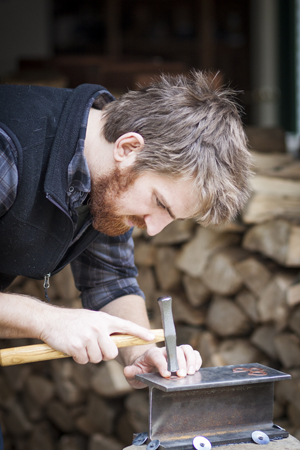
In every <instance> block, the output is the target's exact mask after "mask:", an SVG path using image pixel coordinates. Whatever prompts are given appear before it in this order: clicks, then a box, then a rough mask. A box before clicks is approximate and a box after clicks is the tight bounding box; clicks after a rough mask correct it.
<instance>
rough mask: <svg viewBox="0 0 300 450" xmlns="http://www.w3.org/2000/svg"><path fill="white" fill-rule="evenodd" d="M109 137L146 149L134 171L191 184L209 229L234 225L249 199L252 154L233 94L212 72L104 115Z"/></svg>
mask: <svg viewBox="0 0 300 450" xmlns="http://www.w3.org/2000/svg"><path fill="white" fill-rule="evenodd" d="M103 111H104V114H105V117H106V122H105V125H104V130H103V131H104V137H105V139H106V140H107V141H108V142H111V143H112V142H115V141H116V140H117V139H118V138H119V137H120V136H121V135H123V134H125V133H128V132H136V133H139V134H140V135H141V136H142V137H143V139H144V142H145V145H144V147H143V149H142V150H141V151H140V152H138V153H137V157H136V161H135V164H134V167H133V170H134V171H135V172H136V173H138V174H141V173H143V172H146V171H148V172H154V173H156V174H161V175H165V176H171V177H178V178H181V179H187V180H193V181H194V189H196V192H197V193H198V198H199V203H198V205H197V211H196V212H195V215H194V217H195V218H196V220H197V222H198V223H201V224H202V225H204V226H207V225H217V224H221V223H225V222H227V221H228V220H232V219H233V218H234V217H235V216H236V215H237V213H238V212H239V211H240V210H241V209H242V207H243V206H244V204H245V202H246V200H247V198H248V196H249V191H250V189H249V178H250V174H251V171H250V153H249V151H248V149H247V140H246V135H245V132H244V130H243V126H242V122H241V118H240V111H239V107H238V106H237V103H236V101H235V93H234V92H233V91H232V90H230V89H227V88H216V86H215V83H214V80H213V77H212V76H211V74H209V73H203V72H200V71H193V72H192V73H191V74H190V76H184V75H178V76H169V75H162V76H160V77H159V79H158V80H157V81H155V82H153V84H151V85H150V86H148V87H141V88H140V89H138V90H136V91H129V92H128V93H125V94H124V95H122V96H121V97H120V98H118V99H116V100H115V101H113V102H111V103H109V104H108V105H107V106H106V107H105V108H104V110H103Z"/></svg>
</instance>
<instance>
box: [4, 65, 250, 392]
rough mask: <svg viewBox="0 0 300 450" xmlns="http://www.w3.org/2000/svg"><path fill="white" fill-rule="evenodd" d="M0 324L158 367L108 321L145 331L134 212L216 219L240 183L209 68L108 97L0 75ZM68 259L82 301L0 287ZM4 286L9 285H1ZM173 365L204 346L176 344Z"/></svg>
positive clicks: (228, 114)
mask: <svg viewBox="0 0 300 450" xmlns="http://www.w3.org/2000/svg"><path fill="white" fill-rule="evenodd" d="M0 102H1V103H0V106H1V107H0V180H1V183H0V249H1V250H0V251H1V258H0V284H1V291H2V292H1V293H0V337H2V338H17V337H29V338H39V339H42V340H43V341H44V342H46V343H48V344H49V345H50V346H51V347H53V348H55V349H57V350H60V351H62V352H64V353H67V354H69V355H70V356H72V357H73V358H74V360H75V361H77V362H78V363H80V364H85V363H87V362H88V361H90V362H93V363H98V362H99V361H101V360H103V359H104V360H109V359H113V358H116V357H117V356H118V358H119V360H120V361H121V362H122V363H123V364H124V366H125V369H124V374H125V376H126V378H127V380H128V382H129V383H130V384H131V385H132V386H134V387H142V386H141V385H140V384H139V383H138V382H137V381H136V380H135V375H136V374H137V373H142V372H143V373H145V372H150V371H155V370H158V371H159V372H160V374H161V375H162V376H163V377H168V376H170V373H169V372H168V371H167V363H166V352H165V349H160V348H157V347H155V346H154V345H149V346H147V347H146V348H145V347H144V348H143V347H130V348H125V349H122V351H120V352H119V355H118V350H117V348H116V346H115V344H114V343H113V341H112V339H111V338H110V334H112V333H114V332H121V333H128V334H132V335H135V336H138V337H140V338H142V339H145V340H151V339H152V338H153V335H152V333H151V331H149V322H148V318H147V313H146V308H145V304H144V298H143V293H142V292H141V291H140V289H139V287H138V284H137V282H136V275H137V272H136V268H135V266H134V261H133V242H132V238H131V233H132V227H133V226H134V225H136V226H138V227H142V228H145V229H146V230H147V232H148V234H149V235H150V236H153V235H155V234H157V233H159V232H160V231H161V230H162V229H163V228H164V227H165V226H167V225H168V224H169V223H171V222H172V221H173V220H176V219H178V220H184V219H187V218H191V217H194V218H195V219H196V220H197V221H198V222H199V223H202V224H203V225H205V226H206V225H213V224H218V223H222V222H226V221H228V220H229V219H231V218H232V217H234V216H235V215H236V214H237V212H238V211H239V210H240V209H241V208H242V206H243V204H244V203H245V201H246V199H247V196H248V192H249V186H248V182H249V173H250V171H249V153H248V151H247V146H246V139H245V134H244V131H243V127H242V124H241V120H240V118H239V114H238V109H237V107H236V105H235V103H234V101H233V100H232V96H231V93H230V92H227V91H226V90H224V91H222V90H220V91H215V89H214V87H213V83H211V82H210V81H209V77H208V76H206V75H205V74H202V73H200V72H194V73H192V74H191V76H190V77H183V76H182V77H175V78H172V77H167V76H162V77H160V80H158V81H157V82H156V83H153V84H152V85H151V86H149V87H147V88H143V89H140V90H138V91H132V92H128V93H127V94H124V95H123V96H121V97H120V98H118V99H114V98H113V97H112V95H111V94H110V93H109V92H108V91H107V90H106V89H104V88H103V87H101V86H96V85H81V86H79V87H77V88H76V89H74V90H71V89H54V88H46V87H37V86H1V87H0ZM69 262H71V265H72V270H73V274H74V278H75V282H76V285H77V287H78V289H79V290H80V291H81V296H82V302H83V306H84V308H85V309H82V310H81V309H80V310H72V309H67V308H59V307H56V306H53V305H51V304H49V303H47V302H42V301H39V300H37V299H34V298H31V297H28V296H22V295H16V294H13V293H9V291H7V288H8V286H9V284H10V282H11V281H12V280H13V279H14V277H15V276H17V275H24V276H27V277H32V278H36V279H44V280H45V288H47V285H48V282H49V279H50V282H51V275H53V274H55V273H57V272H58V271H59V270H61V269H62V268H63V267H64V266H65V265H66V264H68V263H69ZM5 289H6V291H5V292H3V291H4V290H5ZM178 360H179V367H180V369H179V371H178V372H177V374H178V376H186V375H187V374H193V373H195V371H197V370H198V369H199V368H200V365H201V357H200V355H199V353H198V352H197V351H194V350H193V349H192V348H191V347H190V346H188V345H186V346H181V347H179V348H178Z"/></svg>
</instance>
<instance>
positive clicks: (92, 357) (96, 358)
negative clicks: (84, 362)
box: [87, 340, 103, 364]
mask: <svg viewBox="0 0 300 450" xmlns="http://www.w3.org/2000/svg"><path fill="white" fill-rule="evenodd" d="M87 355H88V358H89V362H91V363H93V364H98V363H99V362H101V361H102V360H103V354H102V351H101V347H100V346H99V344H98V342H97V341H96V340H93V341H92V342H90V343H89V345H88V347H87Z"/></svg>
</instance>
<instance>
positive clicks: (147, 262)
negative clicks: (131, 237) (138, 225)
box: [134, 242, 156, 267]
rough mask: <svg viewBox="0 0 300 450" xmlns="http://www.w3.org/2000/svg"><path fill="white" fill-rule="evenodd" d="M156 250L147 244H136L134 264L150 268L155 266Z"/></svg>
mask: <svg viewBox="0 0 300 450" xmlns="http://www.w3.org/2000/svg"><path fill="white" fill-rule="evenodd" d="M155 254H156V248H155V247H153V245H151V244H150V243H148V242H138V243H137V244H136V245H135V249H134V260H135V263H136V264H138V265H141V266H147V267H151V266H154V264H155Z"/></svg>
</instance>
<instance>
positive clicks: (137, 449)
mask: <svg viewBox="0 0 300 450" xmlns="http://www.w3.org/2000/svg"><path fill="white" fill-rule="evenodd" d="M146 448H147V445H130V446H129V447H126V448H124V450H146ZM214 448H216V450H260V449H261V450H300V441H298V439H296V438H295V437H293V436H291V435H290V436H289V437H287V438H285V439H279V440H276V441H270V442H269V443H268V444H266V445H257V444H254V443H253V444H229V445H221V446H219V447H213V449H214Z"/></svg>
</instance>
